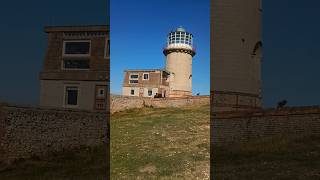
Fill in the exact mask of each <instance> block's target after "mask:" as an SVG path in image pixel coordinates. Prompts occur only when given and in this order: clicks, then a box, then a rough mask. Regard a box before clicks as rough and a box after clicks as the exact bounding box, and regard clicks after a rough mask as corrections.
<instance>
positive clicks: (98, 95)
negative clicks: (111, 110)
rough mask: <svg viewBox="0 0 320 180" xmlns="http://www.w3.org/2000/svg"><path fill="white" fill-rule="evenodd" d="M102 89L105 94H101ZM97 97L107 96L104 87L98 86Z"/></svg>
mask: <svg viewBox="0 0 320 180" xmlns="http://www.w3.org/2000/svg"><path fill="white" fill-rule="evenodd" d="M100 90H103V94H100ZM97 91H98V92H97V97H98V98H104V97H105V96H106V90H105V89H104V88H103V87H98V88H97Z"/></svg>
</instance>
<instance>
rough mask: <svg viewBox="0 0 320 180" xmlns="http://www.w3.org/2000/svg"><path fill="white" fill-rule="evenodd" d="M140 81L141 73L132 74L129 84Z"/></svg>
mask: <svg viewBox="0 0 320 180" xmlns="http://www.w3.org/2000/svg"><path fill="white" fill-rule="evenodd" d="M138 82H139V74H130V76H129V84H137V83H138Z"/></svg>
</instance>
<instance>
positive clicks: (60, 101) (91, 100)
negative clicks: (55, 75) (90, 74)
mask: <svg viewBox="0 0 320 180" xmlns="http://www.w3.org/2000/svg"><path fill="white" fill-rule="evenodd" d="M68 85H70V86H73V85H74V86H77V87H78V88H79V94H78V106H77V107H72V108H76V109H83V110H94V105H95V87H96V85H107V82H101V81H64V80H41V81H40V87H41V89H40V106H42V107H56V108H63V107H66V106H65V87H66V86H68ZM66 108H71V107H66Z"/></svg>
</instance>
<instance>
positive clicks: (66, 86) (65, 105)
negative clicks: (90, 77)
mask: <svg viewBox="0 0 320 180" xmlns="http://www.w3.org/2000/svg"><path fill="white" fill-rule="evenodd" d="M70 87H74V88H77V91H78V96H77V105H70V104H67V88H70ZM63 91H64V93H63V107H64V108H78V107H79V99H80V98H79V97H80V87H79V84H65V85H64V88H63Z"/></svg>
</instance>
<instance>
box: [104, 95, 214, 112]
mask: <svg viewBox="0 0 320 180" xmlns="http://www.w3.org/2000/svg"><path fill="white" fill-rule="evenodd" d="M206 104H210V97H209V96H194V97H188V98H144V97H130V96H111V104H110V108H111V109H110V112H111V113H114V112H119V111H123V110H127V109H133V108H142V107H145V106H149V107H150V106H152V107H155V108H163V107H182V106H191V105H206Z"/></svg>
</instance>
